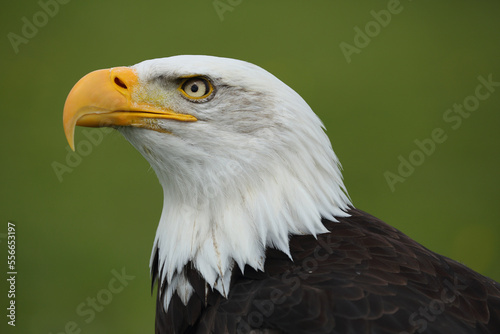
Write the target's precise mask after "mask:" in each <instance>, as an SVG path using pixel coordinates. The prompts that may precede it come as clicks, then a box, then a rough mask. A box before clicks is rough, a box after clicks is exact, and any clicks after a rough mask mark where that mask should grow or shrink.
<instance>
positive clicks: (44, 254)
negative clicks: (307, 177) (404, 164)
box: [0, 0, 500, 334]
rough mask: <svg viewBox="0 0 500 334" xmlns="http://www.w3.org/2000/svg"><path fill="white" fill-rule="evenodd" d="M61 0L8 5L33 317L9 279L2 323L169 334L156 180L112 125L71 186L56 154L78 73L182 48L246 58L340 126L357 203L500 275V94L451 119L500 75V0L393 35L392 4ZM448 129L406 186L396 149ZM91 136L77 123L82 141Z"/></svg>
mask: <svg viewBox="0 0 500 334" xmlns="http://www.w3.org/2000/svg"><path fill="white" fill-rule="evenodd" d="M44 1H45V2H44ZM61 2H63V1H62V0H61ZM64 2H67V0H66V1H64ZM42 3H52V4H53V1H49V0H42ZM58 6H59V7H58V9H57V13H55V11H56V10H55V7H54V6H52V7H47V8H49V9H48V10H49V11H52V13H51V14H52V16H53V17H49V15H47V14H40V11H42V10H43V9H42V6H41V5H40V3H39V2H37V1H35V0H32V1H27V0H23V1H18V2H9V3H4V4H3V6H2V11H1V13H0V26H1V33H2V34H3V36H4V37H3V39H2V47H1V50H0V56H1V66H2V69H1V77H2V79H1V89H0V94H1V100H0V101H1V103H2V122H1V126H2V130H1V131H0V136H1V143H2V145H1V157H2V163H1V165H0V178H1V191H0V209H1V210H0V212H1V220H0V241H1V243H0V248H1V253H0V254H1V255H0V263H2V265H1V266H0V268H1V272H2V277H3V275H5V273H6V272H7V268H6V257H7V252H6V242H5V241H6V239H5V233H6V229H7V221H9V220H11V221H14V222H16V223H17V271H18V275H17V295H16V303H17V326H16V327H15V328H11V327H10V326H7V325H6V322H7V319H6V317H5V313H6V311H5V308H6V307H7V297H6V294H7V286H6V285H5V282H6V281H5V279H4V278H3V279H2V282H1V283H0V288H1V290H0V295H1V296H2V299H1V300H2V307H1V309H2V310H4V311H2V315H1V319H3V320H2V321H1V322H2V323H1V325H0V328H7V327H8V330H9V331H8V332H9V333H10V332H17V333H44V334H47V333H54V334H55V333H61V332H62V333H65V332H71V331H74V330H75V328H77V329H79V330H81V333H152V332H153V327H154V308H155V301H154V298H153V297H151V296H150V280H149V271H148V264H149V256H150V251H151V247H152V243H153V239H154V234H155V230H156V225H157V222H158V219H159V216H160V212H161V208H162V192H161V188H160V186H159V184H158V182H157V180H156V176H155V175H154V172H153V171H152V170H151V168H150V167H149V165H148V164H147V162H146V161H145V160H144V159H143V158H142V157H141V156H140V155H139V154H138V153H137V152H136V151H135V150H134V149H133V148H132V146H131V145H130V144H129V143H128V142H126V141H125V140H124V139H123V138H122V137H121V135H120V134H118V133H116V132H114V131H113V132H112V133H109V134H104V139H103V141H102V143H100V144H98V145H93V146H92V152H91V153H90V154H87V156H83V157H82V159H81V161H80V162H79V163H78V164H77V166H75V167H74V168H72V172H71V173H65V174H63V175H62V182H60V180H59V179H58V177H57V176H56V173H55V172H54V169H53V163H54V162H58V163H61V164H65V165H66V162H65V161H66V157H67V154H68V144H67V143H66V140H65V137H64V134H63V129H62V124H61V122H62V108H63V105H64V101H65V98H66V95H67V93H68V92H69V90H70V89H71V87H72V86H73V84H74V83H76V81H77V80H78V79H79V78H80V77H82V76H83V75H84V74H86V73H88V72H90V71H92V70H95V69H100V68H106V67H111V66H119V65H132V64H135V63H137V62H139V61H142V60H145V59H150V58H156V57H164V56H170V55H176V54H209V55H219V56H225V57H232V58H238V59H243V60H247V61H250V62H253V63H255V64H258V65H260V66H262V67H263V68H265V69H267V70H269V71H270V72H272V73H274V74H275V75H276V76H278V77H279V78H280V79H282V80H283V81H284V82H286V83H287V84H288V85H290V86H291V87H292V88H294V89H295V90H296V91H297V92H298V93H299V94H301V95H302V97H304V99H305V100H306V101H308V103H309V104H310V105H311V107H312V108H313V110H315V112H316V113H317V114H318V115H319V116H320V117H321V118H322V120H323V121H324V123H325V125H326V127H327V129H328V135H329V136H330V138H331V140H332V143H333V147H334V149H335V151H336V153H337V155H338V156H339V157H340V160H341V162H342V164H343V167H344V171H345V172H344V178H345V182H346V185H347V188H348V190H349V194H350V196H351V198H352V200H353V202H354V204H355V205H356V206H357V207H358V208H361V209H363V210H365V211H368V212H370V213H372V214H373V215H375V216H377V217H379V218H381V219H383V220H385V221H386V222H388V223H389V224H391V225H394V226H396V227H397V228H399V229H401V230H402V231H403V232H405V233H406V234H408V235H409V236H411V237H412V238H414V239H416V240H417V241H419V242H421V243H422V244H424V245H425V246H427V247H428V248H430V249H432V250H434V251H436V252H439V253H441V254H444V255H447V256H449V257H452V258H454V259H456V260H458V261H461V262H463V263H465V264H466V265H468V266H470V267H472V268H473V269H475V270H478V271H479V272H481V273H482V274H484V275H487V276H490V277H492V278H494V279H496V280H500V266H499V263H500V245H499V244H500V226H499V223H498V222H499V216H500V214H499V204H498V201H499V199H500V196H499V194H500V191H499V188H500V177H499V176H498V163H499V162H500V160H499V151H500V150H499V144H500V140H499V139H500V135H499V121H500V115H499V110H498V109H499V106H500V87H498V89H497V91H495V92H493V93H491V96H490V97H489V98H488V99H486V100H484V101H481V102H480V105H479V107H478V108H477V110H475V111H473V112H472V113H471V115H470V117H468V118H466V119H463V122H462V124H461V126H460V127H459V128H458V129H456V130H454V129H452V128H451V126H450V125H452V124H450V123H446V122H445V121H444V120H443V114H444V113H445V111H446V110H447V109H449V108H451V107H452V106H453V104H455V103H463V101H464V99H466V98H467V97H468V96H470V95H473V94H474V93H475V89H476V86H477V85H478V84H479V81H478V76H483V77H485V78H487V77H488V75H490V74H491V75H492V78H493V80H494V81H500V62H499V60H500V20H499V19H498V18H499V17H500V2H498V1H451V0H448V1H439V2H436V1H406V0H405V1H403V0H402V1H401V4H400V5H399V6H398V7H397V9H398V10H399V11H400V12H399V13H398V14H392V17H391V21H390V23H388V24H385V25H386V26H385V27H380V31H377V30H376V28H377V27H376V25H374V24H373V23H371V24H370V22H371V21H374V16H373V15H372V14H371V11H375V12H377V13H378V12H379V11H380V10H386V9H387V7H388V2H387V1H357V2H348V1H342V2H340V1H335V2H334V1H326V0H325V1H273V2H271V1H241V0H231V1H230V0H221V1H215V2H214V1H200V0H198V1H184V2H181V1H176V2H172V1H150V0H143V1H140V2H138V1H130V0H120V1H107V2H96V1H69V2H68V3H66V4H59V5H58ZM224 6H225V7H224ZM50 8H51V9H50ZM44 15H45V16H44ZM34 16H35V17H34ZM23 17H25V18H26V19H24V21H23ZM44 17H45V18H47V20H46V22H44ZM34 19H35V20H38V21H36V22H37V23H38V24H39V25H40V27H39V28H37V29H38V31H36V32H34V31H28V30H26V29H27V28H25V29H24V30H25V31H24V33H28V35H30V33H31V35H33V36H31V35H30V38H26V40H24V42H26V43H22V44H19V45H17V46H16V47H17V48H18V50H17V51H18V52H17V53H16V52H15V47H14V46H13V44H12V43H11V41H10V40H9V36H10V37H11V38H12V36H13V35H12V34H10V35H9V33H13V34H16V35H18V36H19V38H24V37H23V26H24V25H25V24H26V23H25V22H26V21H28V22H32V23H33V20H34ZM366 24H368V26H369V27H370V29H373V30H371V32H370V33H371V35H372V37H371V38H370V39H371V40H370V41H369V43H368V45H366V46H365V47H363V48H359V50H358V51H359V52H358V53H354V54H352V55H351V59H350V60H351V61H350V63H348V62H347V61H346V57H345V56H344V54H343V53H342V51H341V48H340V46H339V45H340V43H342V42H345V43H348V44H350V45H355V44H354V43H355V41H354V39H355V35H356V32H355V30H354V28H355V27H359V28H360V29H361V30H364V29H365V25H366ZM17 41H19V39H18V40H17ZM358 42H359V41H358ZM365 42H366V41H365ZM14 44H15V43H14ZM436 128H442V129H443V130H444V131H445V133H446V136H447V140H446V141H445V142H444V143H442V144H437V145H436V149H435V151H434V152H433V154H431V155H429V156H426V158H425V161H424V162H423V163H422V164H421V165H420V166H417V167H416V168H415V170H414V172H413V173H412V174H411V176H409V177H408V178H406V180H405V182H404V183H397V184H395V189H394V191H391V189H390V187H389V185H388V183H387V181H386V178H385V177H384V173H385V172H387V171H391V172H393V173H397V168H398V165H399V160H398V157H399V156H400V155H401V156H403V157H404V158H406V159H408V157H409V155H410V154H412V152H414V151H415V149H416V148H417V147H416V145H415V143H414V141H415V140H416V139H418V140H424V139H425V138H429V137H430V135H431V132H432V131H433V130H434V129H436ZM92 131H95V132H93V133H94V135H95V136H98V134H103V132H102V131H101V130H98V129H95V130H92ZM85 139H86V138H85V136H84V135H83V133H82V129H77V133H76V142H77V143H78V142H79V141H83V140H85ZM77 152H78V151H77ZM122 268H125V269H124V270H125V272H126V274H127V275H130V276H135V278H134V279H133V280H131V281H128V282H127V286H125V287H124V288H123V289H122V291H120V292H119V293H114V294H112V295H110V294H109V293H108V292H107V291H108V290H109V288H108V284H109V282H110V281H111V279H112V278H113V274H112V270H116V271H118V272H120V271H121V270H122ZM110 296H111V298H112V299H111V300H110ZM96 297H100V298H101V301H105V302H106V305H104V306H103V307H102V309H101V308H100V307H99V312H95V316H94V317H93V318H92V316H91V312H90V311H89V310H90V309H91V308H90V306H88V305H86V303H87V302H88V301H89V300H91V299H92V298H96ZM88 298H90V299H88ZM81 303H84V304H83V308H81V309H80V313H78V312H77V308H78V307H79V306H80V307H82V306H81ZM85 310H86V311H87V313H85V315H84V316H82V315H81V313H82V311H85ZM72 322H74V325H73V323H72ZM73 326H76V327H73ZM65 327H66V329H65ZM1 331H2V333H4V332H5V331H4V330H3V329H2V330H1ZM75 332H77V331H75Z"/></svg>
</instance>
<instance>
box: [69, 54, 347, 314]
mask: <svg viewBox="0 0 500 334" xmlns="http://www.w3.org/2000/svg"><path fill="white" fill-rule="evenodd" d="M63 122H64V130H65V134H66V137H67V139H68V142H69V144H70V146H71V147H72V148H74V130H75V126H76V125H80V126H90V127H101V126H108V127H113V128H115V129H117V130H118V131H119V132H121V133H122V134H123V136H124V137H125V138H126V139H127V140H128V141H129V142H130V143H131V144H132V145H133V146H134V147H135V148H136V149H137V150H138V151H139V152H140V153H141V154H142V155H143V156H144V157H145V158H146V159H147V160H148V162H149V163H150V164H151V166H152V168H153V169H154V170H155V172H156V174H157V176H158V179H159V181H160V183H161V185H162V187H163V191H164V207H163V212H162V214H161V218H160V222H159V225H158V230H157V233H156V238H155V243H154V247H153V254H152V257H151V267H152V268H153V267H155V268H158V269H157V271H156V272H153V275H155V277H153V279H157V280H158V281H159V284H160V285H161V286H162V287H164V290H165V291H166V294H165V309H166V308H168V305H169V301H170V298H171V297H172V295H173V294H174V293H177V294H178V295H179V297H180V298H181V300H182V301H183V302H184V303H187V301H188V299H189V297H190V296H191V294H192V293H193V288H192V286H191V285H190V283H189V281H188V280H187V277H186V272H185V269H186V266H187V265H189V266H191V267H192V268H194V269H196V270H197V271H198V273H199V274H200V276H201V277H202V278H203V279H204V280H205V281H206V283H207V286H210V288H212V289H217V290H218V291H219V292H220V293H221V294H222V295H224V296H227V293H228V292H229V287H230V280H231V272H232V270H233V269H234V268H235V266H236V265H237V266H239V269H240V270H241V271H243V270H244V267H245V266H246V265H249V266H251V267H252V268H254V269H256V270H262V269H263V265H264V261H265V249H266V248H268V247H272V248H276V249H279V250H281V251H283V252H284V253H285V254H289V244H288V240H289V236H290V235H293V234H311V235H317V234H319V233H324V232H327V231H326V229H325V227H324V226H323V224H322V222H321V218H328V219H331V220H334V219H335V218H334V217H339V216H345V215H346V214H345V210H346V209H347V207H348V206H349V205H350V201H349V198H348V196H347V195H346V191H345V187H344V185H343V182H342V176H341V173H340V165H339V163H338V160H337V157H336V156H335V154H334V152H333V150H332V148H331V145H330V141H329V139H328V137H327V136H326V134H325V132H324V129H323V125H322V123H321V121H320V120H319V118H318V117H317V116H316V115H315V114H314V112H313V111H312V110H311V108H310V107H309V106H308V105H307V103H306V102H305V101H304V100H303V99H302V98H301V97H300V96H299V95H298V94H297V93H296V92H295V91H293V90H292V89H291V88H290V87H288V86H287V85H286V84H284V83H283V82H281V81H280V80H279V79H277V78H276V77H275V76H273V75H272V74H270V73H269V72H267V71H265V70H263V69H262V68H260V67H258V66H256V65H253V64H250V63H247V62H244V61H239V60H234V59H228V58H220V57H212V56H174V57H168V58H161V59H153V60H147V61H144V62H141V63H139V64H136V65H134V66H131V67H115V68H111V69H104V70H98V71H95V72H92V73H90V74H88V75H86V76H84V77H83V78H82V79H81V80H80V81H79V82H78V83H77V84H76V85H75V86H74V87H73V89H72V90H71V92H70V94H69V95H68V98H67V100H66V104H65V107H64V116H63Z"/></svg>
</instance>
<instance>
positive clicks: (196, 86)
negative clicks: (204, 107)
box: [191, 84, 198, 93]
mask: <svg viewBox="0 0 500 334" xmlns="http://www.w3.org/2000/svg"><path fill="white" fill-rule="evenodd" d="M191 91H192V92H193V93H196V92H197V91H198V85H197V84H193V85H192V86H191Z"/></svg>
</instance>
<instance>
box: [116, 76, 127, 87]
mask: <svg viewBox="0 0 500 334" xmlns="http://www.w3.org/2000/svg"><path fill="white" fill-rule="evenodd" d="M115 84H116V85H117V86H120V87H121V88H123V89H128V87H127V85H126V84H125V83H124V82H123V81H122V80H121V79H120V78H118V77H115Z"/></svg>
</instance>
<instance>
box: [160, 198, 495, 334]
mask: <svg viewBox="0 0 500 334" xmlns="http://www.w3.org/2000/svg"><path fill="white" fill-rule="evenodd" d="M349 214H350V215H351V216H350V217H347V218H339V222H338V223H337V222H331V221H329V220H323V223H324V225H325V226H326V227H327V228H328V230H329V231H330V232H331V233H326V234H322V235H319V236H318V239H315V238H314V237H313V236H308V235H301V236H297V235H295V236H291V239H290V250H291V254H292V257H293V262H292V261H291V260H290V259H289V258H288V257H287V256H286V255H285V254H284V253H282V252H281V251H277V250H274V249H268V250H267V252H266V262H265V271H264V272H257V271H255V270H253V269H251V268H249V267H248V266H247V267H246V268H245V272H244V273H241V272H240V270H239V269H238V268H235V269H234V270H233V276H232V281H231V289H230V293H229V295H228V298H227V299H226V298H224V297H222V296H221V295H220V294H219V293H218V292H217V291H212V290H211V289H210V288H207V287H206V284H205V282H204V281H203V279H202V278H201V277H200V275H199V274H198V273H197V272H196V271H195V270H194V269H192V268H191V266H190V265H188V266H187V268H186V269H187V271H188V277H189V281H190V283H191V285H192V286H193V287H194V289H195V293H194V294H193V295H192V296H191V298H190V300H189V303H188V305H187V306H185V305H184V304H183V303H182V302H181V300H180V298H179V297H178V296H177V295H174V297H173V298H172V301H171V304H170V306H169V308H168V312H166V313H165V311H164V309H163V302H162V301H163V300H164V298H163V292H164V291H165V290H163V291H159V292H158V297H157V298H158V301H157V310H156V333H157V334H160V333H161V334H164V333H200V334H201V333H230V334H232V333H301V334H302V333H303V334H309V333H310V334H312V333H318V334H319V333H339V334H340V333H342V334H348V333H353V334H363V333H366V334H368V333H370V334H381V333H399V334H406V333H428V334H434V333H436V334H437V333H440V334H442V333H453V334H465V333H491V334H493V333H500V285H499V284H498V283H497V282H495V281H493V280H491V279H489V278H487V277H484V276H482V275H480V274H478V273H476V272H474V271H472V270H471V269H469V268H467V267H465V266H464V265H462V264H460V263H458V262H456V261H454V260H451V259H448V258H446V257H444V256H441V255H438V254H436V253H434V252H432V251H430V250H428V249H426V248H425V247H423V246H422V245H420V244H418V243H417V242H415V241H413V240H412V239H410V238H409V237H407V236H406V235H404V234H403V233H401V232H400V231H398V230H397V229H395V228H393V227H391V226H389V225H387V224H386V223H384V222H382V221H381V220H379V219H377V218H375V217H373V216H371V215H369V214H367V213H365V212H363V211H360V210H358V209H354V208H352V209H350V211H349ZM156 261H157V259H155V261H154V265H153V267H152V277H154V278H155V277H157V274H158V267H157V264H156Z"/></svg>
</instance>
